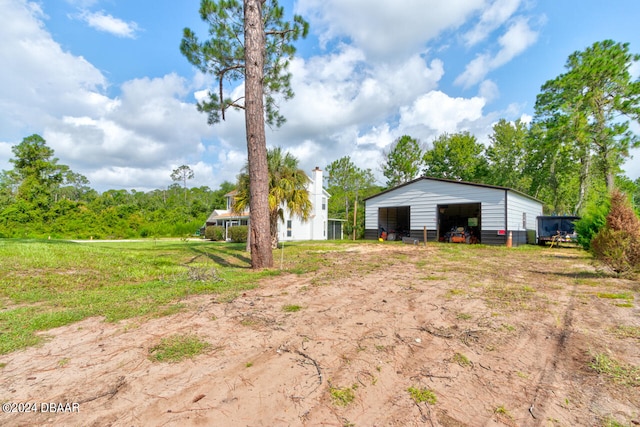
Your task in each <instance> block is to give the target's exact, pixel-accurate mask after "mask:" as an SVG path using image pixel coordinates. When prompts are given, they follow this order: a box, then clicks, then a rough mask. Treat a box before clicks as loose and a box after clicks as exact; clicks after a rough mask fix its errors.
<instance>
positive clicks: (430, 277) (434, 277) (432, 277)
mask: <svg viewBox="0 0 640 427" xmlns="http://www.w3.org/2000/svg"><path fill="white" fill-rule="evenodd" d="M446 279H447V278H446V277H444V276H424V277H422V280H434V281H435V280H446Z"/></svg>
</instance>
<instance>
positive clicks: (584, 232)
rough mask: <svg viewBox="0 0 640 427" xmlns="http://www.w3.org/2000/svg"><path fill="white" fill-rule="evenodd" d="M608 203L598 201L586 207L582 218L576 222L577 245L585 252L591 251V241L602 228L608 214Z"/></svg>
mask: <svg viewBox="0 0 640 427" xmlns="http://www.w3.org/2000/svg"><path fill="white" fill-rule="evenodd" d="M609 205H610V204H609V201H608V200H606V201H604V200H600V201H598V202H595V203H592V204H590V205H589V206H587V208H586V210H585V212H584V213H583V215H582V217H581V218H580V219H579V220H577V221H576V222H575V223H574V225H575V231H576V233H577V234H578V244H580V246H582V248H583V249H584V250H586V251H588V250H590V249H591V240H593V238H594V237H595V235H596V234H598V232H599V231H600V230H601V229H602V227H604V225H605V223H606V222H607V213H608V212H609Z"/></svg>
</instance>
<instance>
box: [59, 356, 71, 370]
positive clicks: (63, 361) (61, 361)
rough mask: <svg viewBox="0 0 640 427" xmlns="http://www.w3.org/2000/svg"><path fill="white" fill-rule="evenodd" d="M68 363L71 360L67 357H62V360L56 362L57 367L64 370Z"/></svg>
mask: <svg viewBox="0 0 640 427" xmlns="http://www.w3.org/2000/svg"><path fill="white" fill-rule="evenodd" d="M70 361H71V359H69V358H68V357H63V358H62V359H60V360H58V366H59V367H61V368H64V367H65V366H67V365H68V364H69V362H70Z"/></svg>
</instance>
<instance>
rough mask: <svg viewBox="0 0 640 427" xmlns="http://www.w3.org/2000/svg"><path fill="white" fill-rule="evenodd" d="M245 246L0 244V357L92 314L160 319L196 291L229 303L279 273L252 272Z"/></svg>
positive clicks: (3, 241)
mask: <svg viewBox="0 0 640 427" xmlns="http://www.w3.org/2000/svg"><path fill="white" fill-rule="evenodd" d="M244 249H245V246H244V244H227V243H212V242H198V241H195V242H184V241H155V240H149V241H144V242H118V243H106V242H104V243H98V242H93V243H72V242H66V241H55V240H52V241H48V240H44V241H43V240H6V239H0V259H2V266H1V267H0V309H2V310H0V354H6V353H10V352H12V351H15V350H19V349H21V348H25V347H28V346H32V345H36V344H38V343H40V342H41V341H42V339H43V338H42V335H40V334H36V333H37V332H40V331H46V330H48V329H52V328H56V327H60V326H65V325H69V324H71V323H74V322H77V321H80V320H83V319H86V318H88V317H93V316H101V317H104V318H105V320H106V321H109V322H116V321H119V320H123V319H128V318H132V317H139V316H151V317H157V316H165V315H170V314H174V313H177V312H179V311H180V310H182V309H184V308H185V305H184V304H182V303H181V302H180V301H181V300H182V299H184V298H185V297H188V296H190V295H196V294H204V293H215V294H220V295H221V297H226V298H233V297H234V296H235V295H237V294H239V293H240V292H241V291H243V290H246V289H250V288H252V287H254V286H255V283H256V281H257V280H258V279H259V278H261V277H264V276H269V275H276V274H280V272H279V271H277V270H264V271H260V272H258V271H253V270H251V268H250V259H249V257H248V254H247V253H246V252H245V250H244Z"/></svg>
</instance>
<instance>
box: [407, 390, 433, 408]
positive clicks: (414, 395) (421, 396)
mask: <svg viewBox="0 0 640 427" xmlns="http://www.w3.org/2000/svg"><path fill="white" fill-rule="evenodd" d="M407 391H408V392H409V395H410V396H411V399H413V401H414V402H415V403H417V404H420V403H422V402H427V403H428V404H430V405H434V404H435V403H436V402H437V401H438V397H437V396H436V394H435V393H434V392H433V391H431V390H429V389H427V388H417V387H409V388H408V389H407Z"/></svg>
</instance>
